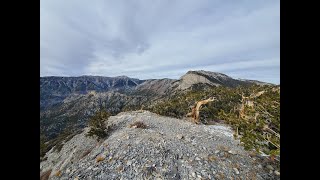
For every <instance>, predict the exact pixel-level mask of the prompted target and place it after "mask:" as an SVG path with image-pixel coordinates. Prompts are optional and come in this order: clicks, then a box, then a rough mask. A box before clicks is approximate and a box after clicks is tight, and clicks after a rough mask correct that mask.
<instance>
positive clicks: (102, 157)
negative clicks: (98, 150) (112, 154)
mask: <svg viewBox="0 0 320 180" xmlns="http://www.w3.org/2000/svg"><path fill="white" fill-rule="evenodd" d="M104 159H105V157H104V156H98V157H97V159H96V162H97V163H98V162H100V161H103V160H104Z"/></svg>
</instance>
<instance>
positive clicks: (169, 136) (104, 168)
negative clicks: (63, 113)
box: [40, 110, 280, 180]
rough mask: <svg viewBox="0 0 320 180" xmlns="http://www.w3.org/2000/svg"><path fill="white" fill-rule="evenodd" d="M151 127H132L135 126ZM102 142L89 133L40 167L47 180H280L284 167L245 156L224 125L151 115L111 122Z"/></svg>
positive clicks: (128, 115)
mask: <svg viewBox="0 0 320 180" xmlns="http://www.w3.org/2000/svg"><path fill="white" fill-rule="evenodd" d="M138 121H139V122H141V123H143V124H145V125H146V127H145V128H139V126H131V125H132V124H133V123H135V122H138ZM107 126H110V127H111V129H112V130H111V132H110V134H109V135H108V136H107V137H106V138H104V139H102V140H100V141H99V142H98V141H97V140H96V139H94V138H92V137H87V136H86V133H87V132H88V130H89V129H88V128H85V129H84V130H83V132H82V133H80V134H77V135H75V136H73V138H71V139H70V140H68V141H67V142H64V145H63V147H62V149H61V150H60V152H57V151H54V150H52V149H51V150H50V151H49V152H47V153H46V155H45V160H44V161H42V162H41V163H40V176H41V178H42V179H47V178H49V179H65V180H67V179H72V180H76V179H123V180H125V179H199V180H200V179H280V173H279V172H280V170H279V167H277V166H275V165H274V164H272V163H271V162H268V161H265V160H263V157H262V156H261V155H255V154H253V153H250V152H249V151H245V150H244V149H243V147H242V146H241V145H240V141H239V140H238V139H235V138H234V132H233V131H232V130H231V128H230V127H229V126H227V125H224V124H219V123H216V124H214V125H197V124H194V123H191V122H189V120H188V119H175V118H170V117H165V116H160V115H157V114H154V113H151V112H149V111H143V110H141V111H129V112H121V113H119V114H117V115H116V116H111V117H109V119H108V122H107Z"/></svg>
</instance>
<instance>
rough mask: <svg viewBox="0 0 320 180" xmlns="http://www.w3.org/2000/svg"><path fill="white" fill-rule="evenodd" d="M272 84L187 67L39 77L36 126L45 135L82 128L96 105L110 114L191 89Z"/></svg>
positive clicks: (52, 136)
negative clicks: (166, 72)
mask: <svg viewBox="0 0 320 180" xmlns="http://www.w3.org/2000/svg"><path fill="white" fill-rule="evenodd" d="M253 84H258V85H272V84H270V83H265V82H260V81H256V80H240V79H234V78H232V77H230V76H227V75H225V74H222V73H217V72H209V71H203V70H199V71H188V72H187V73H186V74H185V75H183V76H182V77H181V78H179V79H168V78H164V79H147V80H140V79H136V78H130V77H127V76H118V77H101V76H79V77H56V76H50V77H40V130H41V133H42V134H44V135H45V136H47V137H48V138H49V139H51V138H54V137H56V136H57V135H58V134H59V133H61V132H62V131H63V130H64V129H66V127H70V128H72V129H73V128H75V129H79V128H83V127H85V126H86V123H87V120H88V118H89V117H90V116H92V114H94V112H96V111H97V110H98V109H99V108H101V107H104V108H106V109H107V111H109V112H110V113H112V114H113V115H115V114H117V113H119V112H121V111H127V110H137V109H140V108H141V107H142V106H144V107H146V106H149V105H151V104H153V103H156V102H159V101H162V100H163V99H168V98H170V97H171V96H173V95H174V94H176V93H179V92H183V91H188V90H191V89H206V88H211V87H217V86H224V87H231V88H233V87H237V86H246V85H253Z"/></svg>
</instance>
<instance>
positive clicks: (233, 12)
mask: <svg viewBox="0 0 320 180" xmlns="http://www.w3.org/2000/svg"><path fill="white" fill-rule="evenodd" d="M40 48H41V49H40V57H41V59H40V65H41V67H40V68H41V69H40V75H41V76H49V75H59V76H79V75H84V74H87V75H88V74H90V75H103V76H118V75H127V76H130V77H136V78H140V79H147V78H164V77H168V78H179V77H180V76H181V75H183V74H184V73H186V71H188V70H199V69H204V70H209V71H217V72H222V73H226V74H228V75H230V76H233V77H235V78H251V79H257V80H266V81H268V82H274V83H279V81H280V76H279V72H280V52H279V49H280V3H279V1H278V0H269V1H262V0H261V1H260V0H254V1H252V0H251V1H248V0H241V1H240V0H238V1H225V0H220V1H219V0H216V1H214V0H180V1H172V0H170V1H169V0H155V1H147V0H132V1H124V0H114V1H111V0H96V1H89V0H69V1H62V0H47V1H42V2H41V7H40ZM262 69H263V70H262Z"/></svg>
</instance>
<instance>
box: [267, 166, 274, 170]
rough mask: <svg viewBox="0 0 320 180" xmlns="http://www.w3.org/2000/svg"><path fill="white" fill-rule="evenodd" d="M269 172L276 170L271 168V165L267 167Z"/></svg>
mask: <svg viewBox="0 0 320 180" xmlns="http://www.w3.org/2000/svg"><path fill="white" fill-rule="evenodd" d="M266 167H267V168H268V169H269V170H271V171H273V170H274V169H273V167H272V166H271V165H267V166H266Z"/></svg>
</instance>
